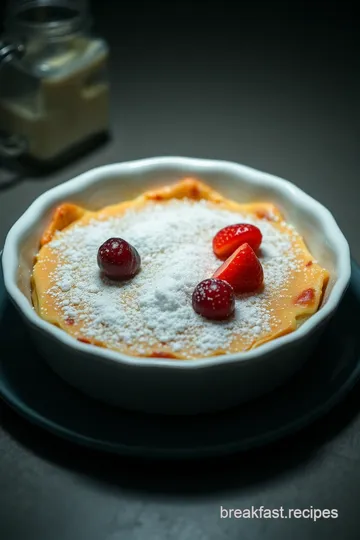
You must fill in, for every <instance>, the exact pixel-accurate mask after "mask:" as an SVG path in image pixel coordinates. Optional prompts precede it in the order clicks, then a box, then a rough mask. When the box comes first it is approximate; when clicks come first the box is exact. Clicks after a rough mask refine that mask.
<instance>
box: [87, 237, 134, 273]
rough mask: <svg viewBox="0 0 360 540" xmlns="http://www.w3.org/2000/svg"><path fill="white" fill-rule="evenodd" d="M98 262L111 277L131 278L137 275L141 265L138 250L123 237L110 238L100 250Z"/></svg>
mask: <svg viewBox="0 0 360 540" xmlns="http://www.w3.org/2000/svg"><path fill="white" fill-rule="evenodd" d="M97 263H98V266H99V268H100V270H101V271H102V272H103V273H104V275H105V276H106V277H108V278H110V279H116V280H121V279H129V278H132V277H133V276H135V274H136V273H137V272H138V271H139V269H140V265H141V258H140V255H139V253H138V251H137V250H136V249H135V248H134V246H132V245H131V244H129V243H128V242H126V240H123V239H122V238H109V240H106V242H104V243H103V244H102V245H101V246H100V248H99V251H98V255H97Z"/></svg>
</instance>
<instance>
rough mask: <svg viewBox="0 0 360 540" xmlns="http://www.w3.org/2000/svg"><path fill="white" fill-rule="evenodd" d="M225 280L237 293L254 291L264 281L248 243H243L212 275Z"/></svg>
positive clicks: (261, 269) (258, 263)
mask: <svg viewBox="0 0 360 540" xmlns="http://www.w3.org/2000/svg"><path fill="white" fill-rule="evenodd" d="M212 277H213V278H216V279H222V280H223V281H227V282H228V283H229V284H230V285H231V286H232V287H233V289H234V291H235V292H237V293H247V292H254V291H256V290H257V289H259V288H260V287H261V285H262V283H263V281H264V271H263V267H262V265H261V262H260V261H259V259H258V258H257V256H256V254H255V252H254V250H253V249H252V248H251V247H250V246H249V244H243V245H242V246H240V247H238V248H237V250H236V251H235V252H234V253H233V254H232V255H231V256H230V257H229V258H228V259H226V261H225V262H224V263H223V264H222V265H221V266H220V267H219V268H218V269H217V270H216V272H215V273H214V275H213V276H212Z"/></svg>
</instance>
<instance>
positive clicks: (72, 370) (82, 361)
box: [2, 157, 351, 414]
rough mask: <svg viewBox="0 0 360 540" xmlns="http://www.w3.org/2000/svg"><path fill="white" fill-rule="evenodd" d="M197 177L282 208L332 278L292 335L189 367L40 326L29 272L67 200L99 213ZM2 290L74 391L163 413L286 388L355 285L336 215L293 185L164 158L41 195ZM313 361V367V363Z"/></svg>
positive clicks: (11, 253)
mask: <svg viewBox="0 0 360 540" xmlns="http://www.w3.org/2000/svg"><path fill="white" fill-rule="evenodd" d="M185 176H193V177H196V178H197V179H199V180H202V181H204V182H206V183H208V184H209V185H210V186H212V187H213V188H214V189H216V190H218V191H220V192H221V193H222V194H223V195H225V196H226V197H230V198H232V199H235V200H237V201H239V202H249V201H253V200H265V201H270V202H273V203H274V204H276V205H277V206H278V207H279V208H280V209H281V210H282V211H283V213H284V214H285V217H286V219H287V220H288V221H290V222H291V223H292V224H293V225H294V226H295V227H296V228H297V230H298V231H299V232H300V233H301V234H302V235H303V236H304V238H305V241H306V243H307V245H308V247H309V249H310V251H311V252H312V254H313V255H314V257H315V258H316V259H317V260H318V261H319V262H320V264H321V265H322V266H324V267H325V268H327V269H328V270H329V272H330V274H331V279H330V282H329V285H328V288H327V292H326V295H325V298H324V301H323V305H322V307H321V309H320V310H319V311H318V312H317V313H316V314H315V315H313V316H312V317H311V318H310V319H308V320H307V321H306V322H305V323H304V324H303V325H302V326H301V327H300V328H299V329H297V330H296V331H295V332H293V333H291V334H288V335H286V336H282V337H280V338H278V339H276V340H273V341H271V342H269V343H266V344H264V345H262V346H260V347H259V348H257V349H254V350H252V351H249V352H245V353H239V354H231V355H223V356H217V357H213V358H208V359H198V360H190V361H181V360H167V359H156V358H134V357H130V356H126V355H123V354H120V353H117V352H112V351H110V350H106V349H103V348H100V347H96V346H92V345H88V344H84V343H81V342H79V341H77V340H76V339H74V338H72V337H71V336H69V335H68V334H67V333H66V332H64V331H63V330H61V329H59V328H57V327H55V326H53V325H51V324H49V323H47V322H45V321H44V320H42V319H41V318H40V317H39V316H38V315H37V313H36V312H35V310H34V309H33V307H32V304H31V296H30V275H31V271H32V265H33V260H34V255H35V254H36V253H37V251H38V248H39V239H40V236H41V234H42V232H43V230H44V228H45V227H46V225H47V223H48V222H49V220H50V216H51V214H52V211H53V209H54V207H56V206H57V205H58V204H59V203H61V202H65V201H72V202H75V203H78V204H79V205H82V206H84V207H86V208H89V209H93V210H95V209H99V208H101V207H103V206H105V205H108V204H110V203H111V204H113V203H114V202H116V201H121V200H126V199H131V198H133V197H134V196H136V195H139V194H140V193H141V192H143V191H144V190H147V189H151V188H156V187H159V186H162V185H165V184H171V183H175V182H177V181H179V180H180V179H182V178H184V177H185ZM2 264H3V272H4V279H5V286H6V289H7V291H8V293H9V295H10V297H11V299H12V300H13V302H14V304H15V305H16V306H17V308H18V309H19V311H20V313H21V314H22V316H23V319H24V321H25V322H26V323H27V324H28V325H29V328H30V329H31V333H32V336H33V338H34V339H35V342H36V344H37V346H38V349H39V351H40V352H41V353H42V355H43V356H44V358H45V360H46V361H47V362H48V363H49V365H50V366H51V367H52V368H53V370H54V371H55V372H56V373H58V375H60V376H61V377H62V378H63V379H65V380H66V381H67V382H68V383H70V384H71V385H73V386H75V387H77V388H78V389H80V390H81V391H83V392H85V393H86V394H88V395H90V396H93V397H94V398H96V399H99V400H102V401H105V402H107V403H110V404H114V405H117V406H121V407H126V408H130V409H134V410H142V411H147V412H155V413H165V414H181V413H184V414H191V413H199V412H208V411H212V410H216V409H224V408H227V407H231V406H233V405H235V404H238V403H240V402H242V401H245V400H249V399H252V398H255V397H257V396H259V395H261V394H262V393H264V392H267V391H270V390H271V389H274V388H275V387H276V386H277V385H280V384H283V383H284V384H285V383H286V380H287V379H288V378H289V377H290V376H291V375H292V374H293V373H294V372H295V371H296V370H297V369H298V368H299V367H300V366H301V365H302V364H303V363H304V362H305V360H306V359H307V358H308V357H309V355H310V353H311V351H312V350H313V348H314V346H315V344H316V342H317V340H318V338H319V336H320V333H321V331H322V329H323V328H324V326H325V324H326V323H327V321H328V320H329V318H330V317H331V316H332V315H333V314H334V312H335V310H336V309H337V307H338V305H339V303H340V301H341V298H342V296H343V294H344V292H345V290H346V288H347V286H348V283H349V279H350V273H351V271H350V253H349V246H348V243H347V241H346V239H345V238H344V235H343V234H342V232H341V231H340V229H339V227H338V225H337V223H336V221H335V219H334V217H333V216H332V214H331V213H330V212H329V211H328V210H327V209H326V208H324V206H322V205H321V204H320V203H319V202H317V201H315V200H314V199H313V198H312V197H310V196H309V195H307V194H306V193H304V192H303V191H301V190H300V189H299V188H298V187H296V186H295V185H293V184H291V183H290V182H288V181H286V180H283V179H280V178H277V177H275V176H272V175H270V174H266V173H264V172H261V171H257V170H254V169H252V168H249V167H246V166H243V165H239V164H236V163H230V162H224V161H214V160H203V159H192V158H182V157H160V158H151V159H143V160H138V161H133V162H126V163H116V164H112V165H108V166H105V167H100V168H97V169H93V170H90V171H89V172H86V173H85V174H82V175H80V176H78V177H77V178H74V179H72V180H70V181H68V182H66V183H64V184H62V185H60V186H58V187H56V188H54V189H51V190H49V191H47V192H46V193H44V194H43V195H41V196H40V197H39V198H38V199H36V200H35V202H33V204H32V205H31V206H30V207H29V208H28V209H27V210H26V212H25V213H24V214H23V215H22V216H21V217H20V219H19V220H18V221H17V222H16V223H15V225H14V226H13V227H12V228H11V230H10V232H9V233H8V236H7V238H6V242H5V246H4V252H3V258H2ZM312 361H316V358H313V359H312Z"/></svg>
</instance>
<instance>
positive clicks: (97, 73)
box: [0, 0, 109, 163]
mask: <svg viewBox="0 0 360 540" xmlns="http://www.w3.org/2000/svg"><path fill="white" fill-rule="evenodd" d="M90 27H91V17H90V13H89V10H88V6H87V2H86V0H13V1H12V2H11V1H10V2H9V4H8V8H7V16H6V21H5V34H4V36H3V40H2V42H1V44H0V154H2V155H3V156H8V157H9V156H10V157H18V156H22V155H24V156H27V157H30V158H32V159H33V160H35V161H37V162H40V163H51V162H53V161H57V160H59V159H60V160H61V158H62V157H65V156H67V155H68V154H69V153H70V154H73V153H76V151H77V150H79V151H80V150H82V149H83V148H85V147H87V145H88V144H89V145H90V144H93V143H94V142H95V141H96V140H98V139H102V138H103V136H104V135H105V136H106V135H107V134H108V132H109V82H108V78H107V69H106V68H107V60H108V53H109V51H108V45H107V43H106V42H105V40H104V39H102V38H99V37H94V36H93V35H92V34H91V32H90Z"/></svg>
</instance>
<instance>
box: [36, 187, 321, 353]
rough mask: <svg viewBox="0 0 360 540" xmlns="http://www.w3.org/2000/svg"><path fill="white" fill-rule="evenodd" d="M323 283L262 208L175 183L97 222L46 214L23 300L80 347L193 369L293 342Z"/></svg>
mask: <svg viewBox="0 0 360 540" xmlns="http://www.w3.org/2000/svg"><path fill="white" fill-rule="evenodd" d="M100 248H101V249H100ZM114 257H115V258H114ZM116 257H117V258H116ZM125 259H126V264H125V263H124V264H125V266H124V264H123V265H122V266H121V264H122V262H123V261H125ZM328 279H329V274H328V272H327V270H325V269H323V268H322V267H321V266H320V265H319V264H318V263H317V262H316V261H315V260H314V258H313V257H312V255H311V253H310V252H309V250H308V249H307V247H306V245H305V243H304V240H303V239H302V237H301V236H300V235H299V234H298V233H297V232H296V230H295V229H294V227H293V226H292V225H290V224H288V223H286V222H285V221H284V218H283V216H282V215H281V213H280V211H279V210H278V209H277V208H276V207H275V206H274V205H273V204H270V203H267V202H256V203H251V204H239V203H237V202H234V201H231V200H228V199H226V198H224V197H222V196H221V195H220V194H219V193H217V192H215V191H213V190H212V189H211V188H210V187H208V186H207V185H205V184H203V183H201V182H199V181H197V180H195V179H184V180H182V181H180V182H178V183H177V184H176V185H173V186H166V187H163V188H160V189H156V190H152V191H148V192H146V193H144V194H142V195H141V196H139V197H137V198H135V199H134V200H131V201H126V202H122V203H119V204H115V205H112V206H108V207H106V208H102V209H101V210H99V211H96V212H91V211H88V210H86V209H83V208H80V207H78V206H76V205H74V204H72V203H70V202H69V203H66V204H63V205H61V206H60V207H59V208H57V209H56V210H55V212H54V215H53V218H52V220H51V223H50V224H49V226H48V228H47V230H46V231H44V234H43V236H42V239H41V245H40V249H39V253H38V254H37V257H36V260H35V264H34V269H33V274H32V296H33V304H34V308H35V310H36V311H37V313H38V314H39V315H40V317H42V318H43V319H44V320H46V321H48V322H49V323H51V324H54V325H57V326H59V327H60V328H62V329H63V330H64V331H65V332H67V333H68V334H70V335H71V336H73V337H74V338H75V339H78V340H80V341H82V342H85V343H91V344H94V345H98V346H101V347H106V348H109V349H112V350H115V351H120V352H122V353H125V354H128V355H132V356H141V357H165V358H166V357H168V358H178V359H192V358H202V357H211V356H215V355H221V354H228V353H236V352H239V351H247V350H250V349H252V348H255V347H259V346H260V345H261V344H263V343H265V342H268V341H270V340H273V339H276V338H277V337H279V336H282V335H284V334H287V333H289V332H293V331H295V330H296V328H297V327H298V326H299V325H300V324H301V323H302V322H303V321H304V320H305V319H307V318H308V317H310V316H311V315H313V314H314V313H315V312H316V311H317V310H318V309H319V307H320V304H321V300H322V297H323V294H324V291H325V287H326V285H327V283H328Z"/></svg>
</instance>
